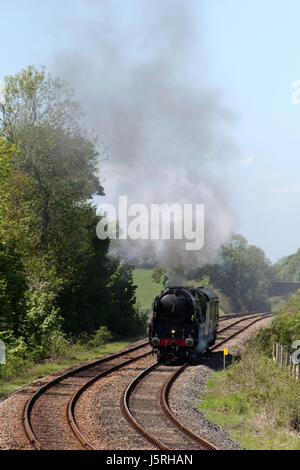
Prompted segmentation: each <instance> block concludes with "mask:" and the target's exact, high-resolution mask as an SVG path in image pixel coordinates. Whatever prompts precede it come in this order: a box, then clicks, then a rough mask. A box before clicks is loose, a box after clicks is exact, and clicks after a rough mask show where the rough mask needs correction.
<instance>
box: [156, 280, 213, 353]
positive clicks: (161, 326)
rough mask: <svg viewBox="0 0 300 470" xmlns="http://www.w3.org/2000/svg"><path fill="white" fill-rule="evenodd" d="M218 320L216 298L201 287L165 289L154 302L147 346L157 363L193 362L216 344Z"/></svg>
mask: <svg viewBox="0 0 300 470" xmlns="http://www.w3.org/2000/svg"><path fill="white" fill-rule="evenodd" d="M218 320H219V301H218V297H217V295H216V294H214V293H213V292H212V291H210V290H208V289H206V288H204V287H188V286H184V287H168V288H167V289H164V290H163V291H162V292H161V293H160V295H158V296H157V297H156V298H155V300H154V302H153V315H152V318H151V321H150V325H149V342H150V344H151V346H152V348H153V351H154V352H156V353H157V358H158V361H159V362H161V361H164V360H166V359H169V358H171V357H174V356H175V357H180V358H182V359H185V360H186V359H188V358H192V357H193V356H197V355H199V354H201V353H204V352H205V351H206V350H207V349H208V347H209V346H212V345H213V344H214V343H215V339H216V332H217V328H218Z"/></svg>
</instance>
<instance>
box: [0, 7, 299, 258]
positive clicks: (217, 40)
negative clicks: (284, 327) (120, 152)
mask: <svg viewBox="0 0 300 470" xmlns="http://www.w3.org/2000/svg"><path fill="white" fill-rule="evenodd" d="M162 4H163V6H162ZM0 7H1V8H0V11H1V36H2V41H1V46H0V48H1V56H0V57H1V59H0V80H1V79H3V78H4V76H5V75H13V74H15V73H17V72H18V71H20V70H21V69H22V68H24V67H27V66H28V65H29V64H33V65H35V66H36V67H40V66H46V67H47V69H48V70H49V71H50V72H51V73H52V72H53V74H54V75H55V74H57V71H59V70H61V64H62V62H64V61H65V62H66V61H67V60H68V57H70V58H73V57H74V55H76V54H78V51H79V55H80V54H81V53H82V54H83V56H84V55H85V54H87V53H90V54H93V57H94V60H95V62H96V61H97V60H99V59H98V55H97V54H98V51H97V45H96V44H95V45H93V35H95V30H96V29H100V30H101V31H102V32H103V33H102V34H103V38H107V41H109V40H110V38H111V37H112V38H114V40H115V38H117V40H115V42H114V44H117V45H118V47H120V49H122V48H125V49H126V54H127V57H128V60H129V61H130V60H132V61H136V62H138V61H143V60H145V57H146V58H147V60H148V61H149V62H151V57H152V54H154V51H156V50H161V49H163V48H164V47H165V44H164V42H163V40H162V38H163V36H162V35H161V34H157V35H156V34H155V25H156V24H157V22H158V21H159V19H160V18H164V21H166V22H167V26H166V27H168V28H169V27H170V24H171V25H173V26H174V28H176V25H177V23H178V25H179V26H180V21H181V19H182V13H183V12H184V11H185V9H188V10H189V14H191V13H192V18H193V21H192V23H191V24H190V27H191V28H192V29H193V40H192V41H191V42H190V43H189V44H190V45H189V49H188V50H187V52H186V62H185V64H184V70H183V72H182V73H183V75H182V76H183V77H185V80H188V83H190V84H191V86H192V85H193V84H195V85H197V83H199V82H201V84H205V87H209V88H210V89H211V90H214V91H213V93H215V96H216V99H217V100H220V101H221V102H222V104H223V105H224V106H225V107H226V108H227V109H228V110H230V111H231V112H232V115H233V116H234V117H233V119H232V120H231V121H232V122H230V124H229V125H228V130H227V132H228V135H229V136H230V138H231V139H232V142H233V144H234V147H235V150H234V151H233V153H234V154H235V155H234V156H233V158H224V159H223V160H222V159H220V160H218V162H217V165H218V166H219V168H218V178H220V177H221V178H222V175H223V180H224V183H226V187H227V190H228V195H227V199H228V205H229V207H230V209H231V210H232V214H233V216H234V220H235V223H234V227H233V228H234V230H235V232H238V233H241V234H243V235H244V236H245V237H246V238H247V240H248V243H249V244H254V245H257V246H259V247H260V248H262V249H263V250H264V252H265V254H266V256H267V257H268V258H269V259H270V260H271V262H275V261H277V260H278V259H280V258H281V257H283V256H287V255H289V254H291V253H294V252H295V251H296V250H297V249H298V248H299V247H300V237H299V235H298V234H299V233H300V217H299V202H300V178H299V176H300V104H298V103H297V100H295V99H294V100H293V99H292V98H293V93H294V92H295V91H296V89H293V88H292V86H293V83H294V82H295V81H297V80H300V46H299V44H300V30H299V24H298V23H299V17H300V3H299V1H297V0H285V1H278V0H272V1H270V0H263V1H258V0H251V1H250V0H243V1H240V0H185V1H180V0H178V1H177V0H173V1H171V0H166V1H165V2H158V1H157V0H97V1H96V0H61V1H56V0H55V1H54V0H52V1H51V0H27V1H26V2H24V1H23V0H11V1H10V2H8V1H4V0H0ZM87 25H90V27H91V29H90V32H89V28H87ZM181 26H182V25H181ZM181 26H180V28H179V30H180V32H181V34H182V35H189V34H190V31H189V29H188V28H187V29H186V30H184V28H182V27H181ZM147 32H149V34H147ZM89 34H90V37H89ZM184 43H185V37H183V36H182V37H181V38H180V36H179V37H177V41H176V44H174V50H173V52H172V53H174V54H175V55H176V54H177V51H179V49H180V47H181V45H182V44H184ZM87 49H89V50H88V51H87ZM115 53H116V54H118V51H115ZM79 59H80V57H79ZM58 64H60V67H58ZM84 64H85V62H84V61H83V67H84ZM111 67H113V65H111ZM112 70H113V69H112ZM84 72H85V70H81V71H80V74H84ZM116 72H117V73H122V70H119V69H118V70H117V71H116ZM123 72H124V74H125V73H126V70H124V71H123ZM103 73H104V74H105V70H103ZM75 78H76V77H72V75H69V76H68V79H69V80H70V82H71V85H73V83H72V80H73V79H74V87H75V89H76V90H78V80H75ZM99 80H101V77H99ZM178 80H179V82H180V77H178ZM186 83H187V81H186V82H185V86H186ZM203 86H204V85H203ZM297 86H298V85H297ZM76 87H77V88H76ZM298 88H300V87H299V86H298ZM79 95H81V96H85V95H84V93H80V90H79ZM293 101H294V102H293ZM104 140H105V135H104ZM227 152H228V150H227ZM199 202H201V201H199Z"/></svg>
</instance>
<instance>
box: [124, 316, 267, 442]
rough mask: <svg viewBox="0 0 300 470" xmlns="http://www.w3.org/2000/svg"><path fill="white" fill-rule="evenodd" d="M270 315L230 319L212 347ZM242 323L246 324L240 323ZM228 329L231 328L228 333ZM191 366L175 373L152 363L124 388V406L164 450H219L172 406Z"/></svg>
mask: <svg viewBox="0 0 300 470" xmlns="http://www.w3.org/2000/svg"><path fill="white" fill-rule="evenodd" d="M270 315H272V314H258V315H255V318H253V317H254V315H253V316H251V317H246V318H245V317H244V318H240V319H239V320H237V321H234V322H232V323H230V324H229V325H227V326H225V327H224V328H222V329H221V330H219V332H218V338H220V339H219V341H218V342H217V344H215V346H213V347H212V348H210V350H211V351H214V350H217V349H218V348H220V346H221V345H223V344H224V343H227V342H228V341H229V340H231V339H232V338H234V337H236V336H237V335H238V334H240V333H241V332H242V331H244V330H245V329H247V328H249V327H250V326H251V325H253V324H254V323H256V322H258V321H260V320H261V319H263V318H267V317H268V316H270ZM241 323H244V325H242V326H241V327H240V324H241ZM237 325H239V326H237ZM224 331H227V335H226V337H224ZM228 331H229V334H228ZM222 333H223V334H222ZM187 366H188V364H183V365H182V366H180V367H177V368H176V369H175V372H174V367H173V368H171V371H172V372H173V373H171V375H170V367H169V368H168V366H166V365H159V364H154V365H152V366H150V367H149V368H148V369H146V370H144V371H143V372H142V373H141V374H140V375H139V376H138V377H136V378H135V379H134V380H133V381H132V382H131V383H130V384H129V385H128V387H127V389H126V390H124V393H123V396H122V399H121V409H122V411H123V414H124V416H125V417H126V419H127V421H128V422H129V423H130V424H131V426H133V427H134V428H135V429H136V431H137V432H139V433H140V434H141V435H142V436H144V438H145V439H147V440H148V441H149V442H150V443H151V444H154V445H155V446H156V447H157V448H158V449H160V450H217V448H216V447H215V446H214V445H213V444H211V443H209V442H207V441H206V440H205V439H203V438H201V437H200V436H198V435H196V434H194V433H193V432H192V431H190V430H189V429H188V428H187V427H186V426H184V425H183V424H182V423H180V422H179V421H178V419H177V418H176V416H175V415H174V413H173V412H172V410H171V409H170V407H169V400H168V397H169V392H170V389H171V386H172V384H173V383H174V381H175V380H176V378H177V377H178V376H179V375H180V374H181V373H182V372H183V371H184V370H185V368H186V367H187ZM166 376H167V378H166ZM158 390H159V392H158ZM150 410H152V411H151V412H150ZM161 410H162V411H163V413H161Z"/></svg>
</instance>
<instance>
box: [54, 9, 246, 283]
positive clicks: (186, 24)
mask: <svg viewBox="0 0 300 470" xmlns="http://www.w3.org/2000/svg"><path fill="white" fill-rule="evenodd" d="M129 4H130V2H126V1H124V2H123V1H122V2H119V3H118V5H119V9H114V8H112V7H109V3H108V2H105V1H103V2H100V3H99V18H98V19H97V18H94V19H89V20H88V19H85V20H82V21H81V22H79V24H78V25H77V26H78V27H76V26H75V30H76V34H74V41H73V42H72V44H73V46H72V48H70V49H69V50H66V51H65V53H64V54H61V55H59V56H57V57H56V61H55V73H56V75H58V76H60V77H62V78H65V79H66V80H68V81H69V82H70V83H71V85H72V87H73V88H74V89H75V92H76V96H77V97H78V98H79V100H80V101H81V103H82V104H83V107H84V109H85V112H86V121H87V125H88V127H89V128H90V129H94V130H95V131H96V132H97V134H99V135H100V137H101V139H102V141H103V142H104V145H105V148H106V154H107V156H108V159H107V160H105V161H103V163H102V168H101V172H100V178H101V181H102V183H103V185H104V190H105V193H106V197H105V202H111V203H113V204H115V205H116V206H117V205H118V196H119V195H126V196H127V198H128V204H132V203H142V204H146V205H147V206H149V205H150V204H153V203H157V204H162V203H167V204H173V203H179V204H185V203H189V204H194V205H195V204H204V205H205V239H204V247H203V249H201V250H199V251H187V250H185V249H184V243H185V240H154V241H151V240H149V241H148V240H135V241H133V240H118V241H116V242H115V243H113V244H112V251H113V252H114V253H117V254H118V255H119V256H121V257H122V259H123V260H124V261H129V262H134V261H135V260H136V259H140V258H141V257H142V258H144V259H146V258H147V257H149V259H154V261H155V262H156V263H157V264H159V265H161V266H163V267H164V268H166V269H167V270H168V271H169V275H171V280H172V281H174V282H177V281H180V280H181V278H182V277H184V275H185V272H186V271H187V270H188V269H190V268H192V267H196V266H200V265H203V264H205V263H208V262H214V261H215V260H216V255H217V251H218V249H219V247H220V245H221V244H222V243H225V242H226V241H227V240H228V239H229V237H230V234H231V231H232V227H233V223H234V219H233V216H232V211H231V208H230V204H229V202H228V201H229V198H228V191H229V188H228V185H227V183H226V176H227V173H226V165H227V162H228V161H230V160H231V159H232V158H233V157H234V156H235V155H236V153H237V152H236V148H235V146H234V144H233V143H232V141H231V138H230V137H228V135H229V132H230V127H231V125H232V123H233V122H234V120H235V117H234V116H233V114H232V112H231V111H230V110H228V109H227V108H226V107H225V106H223V105H222V103H221V98H220V92H219V91H218V90H214V89H211V87H210V86H209V84H208V83H207V82H208V79H207V64H206V60H205V58H204V53H203V52H202V50H201V47H200V45H201V44H200V41H201V38H199V34H198V33H199V31H198V29H197V22H196V21H195V20H194V17H193V16H194V15H193V8H194V7H195V5H196V3H195V2H183V1H174V0H172V2H170V1H166V2H164V3H163V6H162V4H161V2H158V1H151V2H145V1H140V2H137V3H133V4H134V5H135V7H136V8H131V10H129V12H128V11H127V10H126V11H127V16H126V18H125V19H124V22H125V26H124V24H123V23H122V21H121V18H120V17H119V16H118V15H115V13H116V12H117V11H118V12H119V14H121V13H122V10H123V8H124V10H123V11H124V12H125V5H127V6H128V5H129ZM101 13H103V14H101ZM126 21H127V23H126ZM130 26H131V27H130ZM78 36H79V37H80V41H78ZM97 202H99V203H101V202H103V201H102V200H101V201H100V200H99V201H97ZM149 212H150V209H149Z"/></svg>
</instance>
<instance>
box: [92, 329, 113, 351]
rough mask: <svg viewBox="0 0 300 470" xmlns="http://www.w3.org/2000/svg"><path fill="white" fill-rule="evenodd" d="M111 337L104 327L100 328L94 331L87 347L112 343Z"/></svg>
mask: <svg viewBox="0 0 300 470" xmlns="http://www.w3.org/2000/svg"><path fill="white" fill-rule="evenodd" d="M112 339H113V336H112V334H111V332H110V331H109V330H108V329H107V327H106V326H100V328H99V329H98V330H97V331H95V333H94V334H93V336H92V338H91V339H90V340H89V345H90V346H92V347H97V346H102V345H103V344H106V343H109V341H112Z"/></svg>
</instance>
